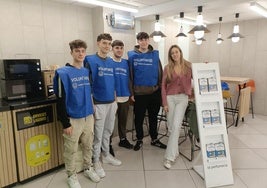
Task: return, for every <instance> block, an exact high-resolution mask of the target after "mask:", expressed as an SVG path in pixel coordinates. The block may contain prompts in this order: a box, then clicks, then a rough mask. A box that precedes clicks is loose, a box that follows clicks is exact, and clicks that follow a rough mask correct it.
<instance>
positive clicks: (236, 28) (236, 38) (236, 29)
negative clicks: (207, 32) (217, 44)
mask: <svg viewBox="0 0 267 188" xmlns="http://www.w3.org/2000/svg"><path fill="white" fill-rule="evenodd" d="M235 18H236V24H235V26H234V29H233V34H232V35H230V36H229V37H228V39H232V42H234V43H236V42H238V41H239V40H240V38H244V36H243V35H241V34H239V25H238V18H239V13H236V14H235Z"/></svg>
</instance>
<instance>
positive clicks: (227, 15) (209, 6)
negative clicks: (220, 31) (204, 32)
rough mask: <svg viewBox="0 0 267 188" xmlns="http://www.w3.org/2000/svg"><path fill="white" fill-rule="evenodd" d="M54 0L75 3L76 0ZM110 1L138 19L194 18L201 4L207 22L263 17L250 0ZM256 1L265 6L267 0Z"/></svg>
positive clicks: (266, 5)
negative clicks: (133, 11) (132, 10)
mask: <svg viewBox="0 0 267 188" xmlns="http://www.w3.org/2000/svg"><path fill="white" fill-rule="evenodd" d="M55 1H58V2H62V3H75V4H77V0H55ZM103 1H107V0H103ZM112 1H113V2H116V3H121V4H124V5H128V6H132V7H134V8H137V9H138V10H139V12H138V13H136V14H135V17H136V19H139V20H154V19H155V15H156V14H159V15H160V17H161V18H173V16H175V15H179V13H180V12H184V14H185V17H186V18H191V19H195V18H196V16H197V14H198V13H197V6H203V12H202V15H203V17H204V20H206V21H207V23H208V24H213V23H218V22H219V17H223V22H232V21H235V13H240V18H239V21H242V20H249V19H256V18H263V17H262V16H260V15H258V14H256V13H255V12H253V11H252V10H251V9H250V8H249V4H250V2H251V0H109V1H108V2H112ZM257 2H258V3H259V4H261V5H262V6H264V7H266V8H267V0H258V1H257ZM79 5H82V6H89V7H94V6H92V5H86V4H79Z"/></svg>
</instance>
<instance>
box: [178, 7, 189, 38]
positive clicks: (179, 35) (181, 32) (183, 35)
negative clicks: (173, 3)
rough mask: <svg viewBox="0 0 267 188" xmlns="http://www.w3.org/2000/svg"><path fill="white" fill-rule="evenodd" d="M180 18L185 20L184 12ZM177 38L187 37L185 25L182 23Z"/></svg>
mask: <svg viewBox="0 0 267 188" xmlns="http://www.w3.org/2000/svg"><path fill="white" fill-rule="evenodd" d="M180 18H181V19H183V18H184V12H180ZM176 37H187V36H186V34H184V31H183V23H181V27H180V32H179V33H178V35H176Z"/></svg>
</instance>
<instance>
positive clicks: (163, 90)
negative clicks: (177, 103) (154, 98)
mask: <svg viewBox="0 0 267 188" xmlns="http://www.w3.org/2000/svg"><path fill="white" fill-rule="evenodd" d="M166 78H167V66H166V67H165V68H164V72H163V77H162V84H161V98H162V106H163V109H164V111H165V112H168V111H169V109H168V104H167V91H166V88H167V83H166Z"/></svg>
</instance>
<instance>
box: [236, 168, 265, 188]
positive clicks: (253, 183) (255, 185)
mask: <svg viewBox="0 0 267 188" xmlns="http://www.w3.org/2000/svg"><path fill="white" fill-rule="evenodd" d="M236 173H237V175H238V176H239V177H240V178H241V179H242V181H243V182H245V184H246V185H247V187H248V188H266V187H267V181H266V177H267V169H242V170H236Z"/></svg>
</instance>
